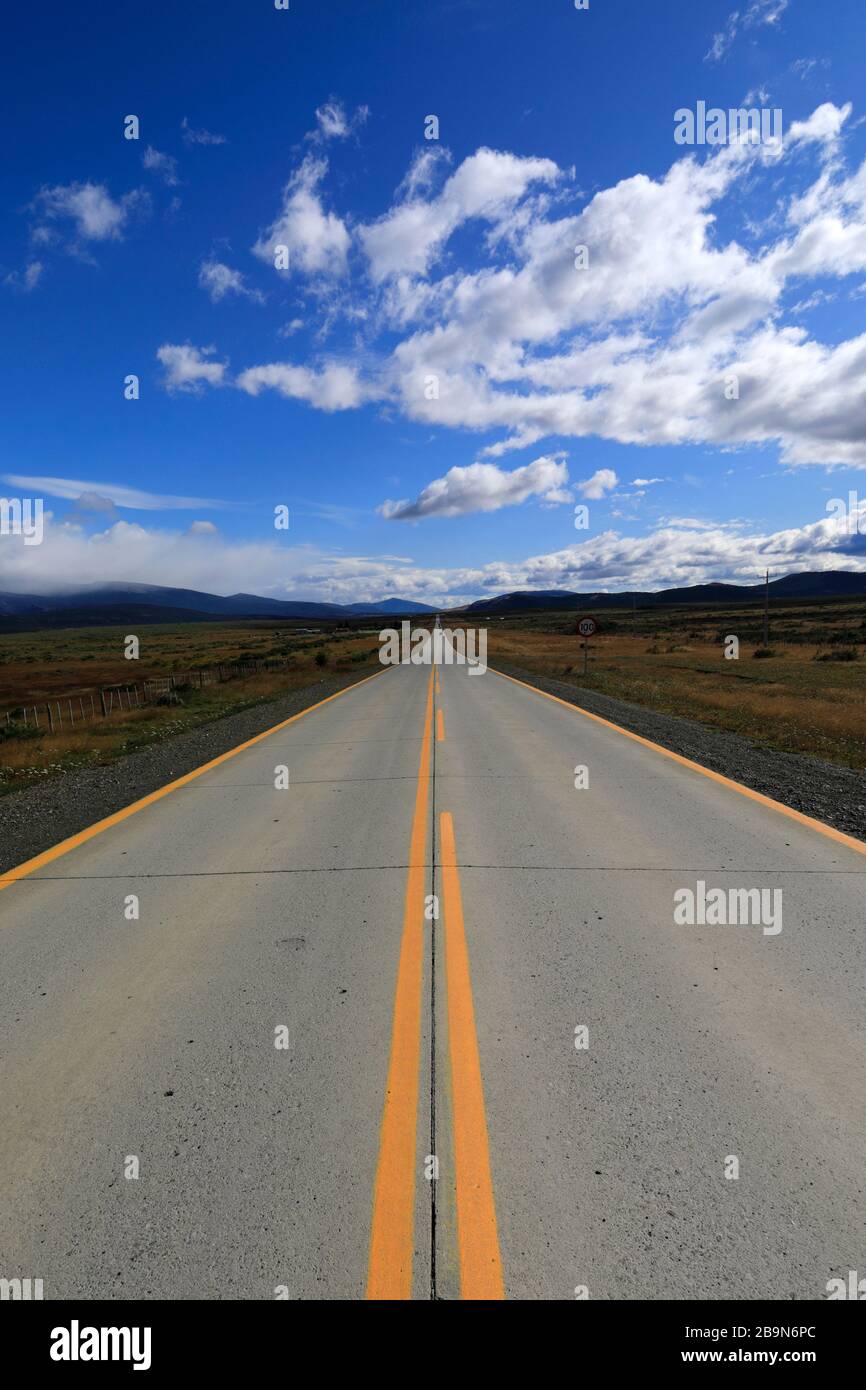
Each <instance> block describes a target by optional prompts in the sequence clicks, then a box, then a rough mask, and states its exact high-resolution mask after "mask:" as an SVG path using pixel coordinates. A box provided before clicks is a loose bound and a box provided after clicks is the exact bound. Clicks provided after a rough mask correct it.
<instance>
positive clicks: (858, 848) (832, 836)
mask: <svg viewBox="0 0 866 1390" xmlns="http://www.w3.org/2000/svg"><path fill="white" fill-rule="evenodd" d="M487 669H488V670H489V671H492V672H493V674H494V676H501V677H502V679H503V680H506V681H512V682H513V683H514V685H522V686H523V688H524V689H525V690H531V691H532V693H533V695H543V696H544V698H545V700H554V701H555V702H556V704H558V705H563V706H564V707H565V709H569V710H571V711H572V713H574V714H582V715H583V717H584V719H592V720H593V722H594V723H596V724H603V725H604V727H605V728H606V729H613V730H614V731H615V732H616V733H618V734H622V736H623V738H630V739H631V740H632V742H633V743H640V744H642V745H643V747H644V748H652V749H653V750H654V751H655V752H656V753H661V754H662V756H663V757H665V758H670V759H671V761H672V762H675V763H679V764H680V765H681V766H682V767H688V768H691V770H692V771H693V772H699V773H700V774H701V776H702V777H709V778H710V780H711V781H713V782H718V783H720V785H721V786H723V787H729V788H730V790H731V791H735V792H739V794H740V795H741V796H747V797H748V798H749V800H750V801H757V803H758V804H759V805H760V806H768V807H769V808H770V810H771V811H778V812H779V813H780V814H781V815H783V816H787V817H788V819H789V820H795V821H797V822H798V823H799V824H800V825H805V826H808V827H809V829H810V830H817V831H818V833H819V835H825V836H826V837H827V839H828V840H835V841H836V843H837V844H840V845H845V846H846V847H847V848H848V849H853V850H854V851H855V852H856V853H857V854H866V843H864V841H863V840H857V839H855V838H854V836H853V835H846V834H845V832H844V831H842V830H835V829H834V827H833V826H832V825H825V824H824V822H823V821H819V820H815V819H814V817H813V816H806V815H804V814H803V812H802V811H795V810H794V808H793V807H792V806H784V805H783V804H782V802H781V801H774V800H773V798H772V797H771V796H764V794H763V792H756V791H753V790H752V788H751V787H744V786H743V784H742V782H735V781H733V779H732V778H730V777H724V776H723V775H722V773H721V772H713V770H712V768H709V767H702V766H701V764H700V763H695V762H692V760H691V758H684V757H683V756H682V754H681V753H672V752H671V750H670V748H663V747H662V745H661V744H660V743H653V741H652V739H649V738H642V737H641V735H640V734H633V733H632V732H631V730H630V729H624V728H623V727H622V725H621V724H614V723H613V722H612V721H611V720H610V719H603V718H602V716H601V715H600V714H591V713H590V711H589V710H588V709H583V708H582V707H581V706H580V705H573V704H572V703H571V701H570V700H562V699H560V697H559V696H558V695H551V694H549V693H548V691H546V690H539V689H538V686H536V685H530V684H529V683H528V681H521V680H518V679H517V677H516V676H508V675H506V673H505V672H504V671H497V670H496V668H495V666H489V667H488V668H487Z"/></svg>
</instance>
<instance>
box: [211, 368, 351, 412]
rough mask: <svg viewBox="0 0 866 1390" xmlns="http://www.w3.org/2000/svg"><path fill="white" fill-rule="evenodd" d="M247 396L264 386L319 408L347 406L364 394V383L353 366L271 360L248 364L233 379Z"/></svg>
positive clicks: (349, 408) (333, 408)
mask: <svg viewBox="0 0 866 1390" xmlns="http://www.w3.org/2000/svg"><path fill="white" fill-rule="evenodd" d="M235 384H236V385H237V386H238V387H240V389H241V390H242V391H246V393H247V395H249V396H257V395H258V394H259V392H260V391H263V390H265V389H267V388H269V389H271V390H274V391H278V392H279V394H280V395H281V396H287V397H289V398H290V399H293V400H301V401H308V402H309V403H310V405H314V406H316V407H317V408H318V409H319V410H324V411H328V412H330V411H334V410H351V409H353V408H354V407H355V406H358V405H360V404H361V402H362V401H363V400H365V399H366V398H367V393H366V391H365V387H364V385H363V383H362V381H361V378H360V377H359V375H358V372H357V370H356V369H355V368H354V367H351V366H347V365H346V364H344V363H341V362H329V363H326V364H325V365H324V366H323V367H321V368H319V369H314V368H311V367H303V366H295V365H293V364H292V363H291V362H271V363H269V364H267V365H265V366H261V367H248V368H247V370H246V371H244V372H241V373H240V375H239V376H238V378H237V381H236V383H235Z"/></svg>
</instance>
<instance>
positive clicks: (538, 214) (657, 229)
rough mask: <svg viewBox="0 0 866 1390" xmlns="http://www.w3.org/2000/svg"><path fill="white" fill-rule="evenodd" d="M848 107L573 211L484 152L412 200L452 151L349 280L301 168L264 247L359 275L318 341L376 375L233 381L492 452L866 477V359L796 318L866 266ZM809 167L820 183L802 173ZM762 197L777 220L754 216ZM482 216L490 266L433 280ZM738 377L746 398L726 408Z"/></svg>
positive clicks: (321, 298) (551, 180)
mask: <svg viewBox="0 0 866 1390" xmlns="http://www.w3.org/2000/svg"><path fill="white" fill-rule="evenodd" d="M849 113H850V106H842V107H836V106H834V105H832V104H830V103H824V104H823V105H821V106H819V107H818V108H817V109H816V110H815V111H814V112H813V113H812V115H811V116H809V117H808V119H806V120H804V121H802V122H799V123H795V124H794V125H793V126H792V128H791V131H790V132H789V137H788V139H787V140H786V142H785V144H784V147H783V148H782V149H781V150H779V149H776V150H775V151H773V152H772V153H770V152H768V151H767V150H765V149H763V148H761V147H755V146H747V145H739V144H738V145H734V146H730V147H725V148H721V149H719V150H717V151H715V152H711V153H709V154H705V155H703V156H702V157H701V158H700V159H699V158H698V157H696V156H695V155H694V154H688V155H686V156H684V157H681V158H677V159H676V160H675V161H674V162H673V163H672V165H671V167H670V168H669V169H668V170H667V172H666V173H664V174H662V175H661V176H659V177H657V178H650V177H649V176H647V175H645V174H641V173H637V174H633V175H632V176H630V177H626V178H623V179H621V180H620V181H619V182H618V183H617V184H615V185H614V186H613V187H610V188H601V189H599V190H598V191H597V192H596V193H595V194H594V196H593V197H592V198H591V199H590V200H589V201H588V202H587V203H586V204H585V206H582V207H580V209H579V210H578V211H572V210H570V209H569V208H568V207H567V206H566V198H567V197H568V198H569V199H570V200H571V201H572V202H573V201H574V200H575V194H574V190H573V189H572V188H571V187H570V186H569V187H568V188H566V187H565V186H564V185H565V176H564V175H561V174H560V172H559V171H558V170H557V169H556V166H555V165H553V164H552V163H551V162H550V161H547V160H527V159H519V158H517V157H516V156H513V155H508V154H499V153H497V152H494V151H490V150H480V151H478V152H477V154H476V155H473V156H471V157H470V158H469V159H467V160H464V161H463V163H462V164H461V165H460V166H459V168H458V169H457V170H456V171H455V172H454V173H453V174H451V175H450V177H448V178H447V179H446V181H445V184H444V186H443V188H442V189H441V190H440V192H439V193H438V194H437V195H435V196H434V195H432V194H430V193H429V192H428V194H427V196H424V197H421V196H418V195H417V191H416V192H413V193H411V194H409V195H408V196H407V193H406V188H411V189H413V190H418V189H419V188H421V187H422V186H423V187H424V188H425V189H428V190H429V187H430V185H431V182H432V181H433V180H434V179H435V178H438V175H439V171H440V170H441V166H442V156H439V155H437V156H429V157H428V156H426V155H422V156H416V158H415V159H414V160H413V164H412V167H411V169H410V174H409V182H408V184H406V186H405V188H404V190H403V192H402V193H400V194H398V201H397V203H396V204H395V205H394V207H392V209H391V210H390V211H389V212H387V213H386V214H385V215H384V217H382V218H380V219H379V220H378V221H376V222H373V223H371V224H369V225H368V226H366V227H363V228H361V229H360V231H359V237H360V240H361V243H362V245H364V247H365V248H366V251H367V254H368V258H369V259H368V263H367V267H366V268H367V269H368V270H369V275H367V274H366V273H365V267H364V266H363V265H362V264H361V263H360V261H359V259H356V260H355V261H354V262H353V263H352V266H351V270H352V272H353V278H350V276H349V270H350V267H349V262H348V252H349V248H350V238H349V232H348V228H347V225H346V224H345V223H344V222H343V221H342V220H341V219H340V218H339V217H336V216H335V215H334V214H326V213H325V211H324V208H323V206H322V201H321V196H320V191H319V185H320V183H321V180H322V179H323V178H324V175H325V170H326V165H325V163H324V161H322V160H318V159H315V158H313V157H312V156H308V158H307V159H306V160H305V161H304V164H303V165H302V168H301V170H300V171H299V172H298V174H297V175H296V176H295V178H294V180H293V181H292V183H291V184H290V185H289V187H288V189H287V190H286V198H285V207H284V213H283V217H282V220H281V222H280V224H275V228H273V229H272V230H271V233H270V234H269V236H268V239H266V240H264V241H262V242H261V243H259V246H258V247H257V251H258V254H260V255H262V256H264V257H265V258H267V256H268V254H269V251H270V250H272V246H273V242H274V239H275V237H276V236H277V234H279V235H281V236H283V237H284V238H285V239H288V240H290V241H292V244H293V245H294V247H295V253H294V256H295V258H294V264H295V268H296V269H299V268H300V269H302V268H303V267H304V266H306V268H307V269H308V270H309V271H310V272H311V273H315V270H316V267H318V268H319V269H320V270H324V269H326V268H327V267H328V266H329V265H333V266H335V267H336V268H338V269H339V270H340V273H341V276H343V273H344V272H345V276H344V278H341V279H340V281H339V283H331V284H328V285H327V286H324V285H323V284H322V282H321V281H319V282H317V283H316V284H315V285H314V286H313V287H312V289H313V290H314V291H315V293H314V294H313V295H312V296H311V301H312V302H311V303H310V305H309V312H307V311H306V310H305V314H304V319H305V327H307V328H309V329H310V330H311V331H313V332H315V331H316V328H317V327H318V329H319V332H320V333H324V332H325V331H326V330H328V329H330V327H331V326H332V324H333V323H334V322H335V320H336V318H337V317H338V316H339V317H341V318H342V320H343V322H344V324H350V325H352V326H353V327H354V328H356V329H357V330H358V333H359V336H358V337H357V338H356V340H355V342H354V344H352V351H353V355H354V356H355V358H356V360H357V356H358V354H359V353H362V354H363V359H362V360H363V377H362V376H361V373H360V371H359V369H358V367H357V366H355V365H353V363H352V361H351V359H349V360H347V361H343V362H340V361H337V360H336V359H335V358H334V359H332V360H331V361H329V362H328V363H327V364H326V366H325V367H324V368H323V367H321V366H315V365H310V364H303V365H300V364H294V363H287V362H276V363H268V362H267V361H265V362H264V363H262V362H261V359H260V361H259V364H254V365H252V366H250V367H248V368H247V369H246V371H243V372H241V374H240V376H239V377H238V380H237V384H238V385H239V386H240V387H241V389H243V390H246V391H248V392H249V393H250V394H257V393H258V392H259V391H260V390H262V389H264V388H265V387H270V388H272V389H275V390H278V391H281V392H282V393H283V394H285V395H286V396H288V397H294V398H299V399H304V400H307V401H309V402H310V404H312V405H314V406H317V407H319V408H322V409H326V410H333V409H349V408H352V407H354V406H358V405H361V404H364V403H366V402H369V401H374V400H377V401H384V402H385V403H386V404H387V405H388V406H389V407H390V408H391V409H393V410H399V411H401V412H402V414H403V415H404V416H405V417H406V418H408V419H411V420H413V421H416V422H420V423H423V424H425V425H427V426H429V427H431V428H437V429H460V430H471V431H474V432H478V433H485V434H487V435H488V439H487V440H485V441H484V444H483V446H482V448H481V457H482V458H490V459H493V458H498V457H501V456H502V455H504V454H505V453H507V452H509V451H512V450H515V449H519V448H526V447H531V446H533V445H536V444H538V443H539V442H540V441H542V440H544V439H545V438H557V437H558V438H559V439H563V438H587V437H589V436H597V437H599V438H602V439H606V440H614V441H616V442H618V443H621V444H640V445H662V446H670V445H676V444H689V445H694V444H701V445H708V446H711V447H722V448H736V447H739V446H742V445H775V446H777V447H778V449H779V451H780V454H781V458H782V460H783V461H784V462H785V463H787V464H792V463H796V464H808V463H813V464H820V465H824V466H828V467H832V466H836V465H849V466H855V467H866V425H864V416H866V399H864V394H866V388H864V385H863V375H862V365H863V358H864V343H863V341H862V340H861V339H860V338H853V339H849V340H848V341H844V340H843V341H840V342H833V343H830V344H823V343H821V342H818V341H815V340H814V339H812V338H810V336H809V334H808V332H807V331H806V330H805V329H804V328H803V326H802V323H801V322H800V321H799V316H801V315H802V313H803V312H805V309H804V308H803V306H805V305H807V304H808V303H809V302H810V301H812V300H813V296H814V294H815V293H818V292H820V293H821V294H823V295H824V296H825V297H826V296H829V295H830V294H832V293H834V289H833V288H832V287H828V285H827V284H826V283H825V282H826V281H827V280H835V281H838V280H839V279H841V278H842V277H845V276H851V275H858V276H859V277H860V278H861V279H862V276H863V272H864V271H866V163H864V164H863V165H862V166H861V168H859V169H857V170H854V171H852V172H848V171H847V170H846V168H845V165H844V162H843V158H842V143H841V141H840V140H839V139H838V138H837V137H838V135H839V132H841V130H842V128H843V126H844V124H845V121H846V120H847V119H848V116H849ZM421 160H424V161H426V162H425V163H424V164H421V163H420V161H421ZM430 160H432V163H431V162H430ZM809 161H815V163H816V164H817V165H818V173H817V176H814V175H813V176H812V181H811V182H809V180H808V177H807V179H806V180H805V181H804V179H803V178H802V176H801V175H802V172H803V170H804V167H806V166H807V165H808V162H809ZM786 189H787V191H786ZM539 190H540V191H539ZM744 192H747V193H748V195H749V199H750V213H751V214H752V215H751V221H750V223H749V226H748V228H747V234H748V238H749V240H748V242H744V241H741V240H738V239H737V237H736V235H735V234H734V233H733V232H731V231H726V232H725V233H724V234H722V233H721V232H720V230H719V228H720V226H722V225H724V226H726V227H730V226H732V225H736V223H734V222H733V221H732V217H737V216H738V215H739V216H740V217H741V215H742V196H743V194H744ZM762 197H763V198H765V199H766V200H767V202H768V204H769V209H770V212H769V215H768V216H767V217H766V218H765V219H764V220H763V222H762V221H761V220H760V217H759V216H758V215H757V213H756V212H753V209H757V212H758V213H759V211H760V199H761V198H762ZM298 198H300V200H301V201H300V202H298V201H297V200H298ZM401 199H402V201H401ZM470 217H476V218H478V219H479V220H480V221H481V222H482V223H483V224H484V229H483V230H484V237H483V246H482V247H481V261H480V264H479V263H477V261H476V262H475V263H474V264H473V268H472V269H470V270H466V269H464V268H462V267H460V266H458V265H455V264H454V263H453V262H452V263H450V264H448V265H447V266H446V268H445V270H444V271H443V272H442V273H441V274H439V275H438V276H436V275H434V273H433V268H434V265H435V263H436V260H437V258H438V257H439V256H440V255H441V254H442V253H443V251H444V249H445V246H446V241H447V238H448V236H450V233H451V231H452V230H453V229H454V228H455V226H458V225H460V222H461V220H462V219H466V218H470ZM576 246H586V247H587V248H588V250H589V265H588V268H587V269H578V268H576V266H575V260H574V251H575V247H576ZM672 247H674V248H675V253H672V250H671V248H672ZM422 275H426V276H427V277H429V278H422ZM816 279H817V280H819V281H821V282H822V283H819V285H817V286H815V285H808V284H807V283H805V282H808V281H809V280H813V281H814V280H816ZM792 287H793V288H794V289H795V291H796V293H795V294H793V295H789V294H788V290H789V289H790V288H792ZM792 305H800V306H801V308H800V309H799V310H797V309H796V308H792V307H791V306H792ZM317 310H318V311H319V322H318V324H317V322H316V311H317ZM323 325H324V326H323ZM359 325H363V330H361V329H360V328H359V327H358V326H359ZM361 331H363V338H361V337H360V333H361ZM346 355H347V357H348V348H347V349H346ZM208 366H209V370H210V371H211V372H212V373H213V376H214V379H216V378H217V376H218V377H219V380H222V379H223V378H222V375H221V374H222V371H223V368H222V367H221V366H220V365H219V364H218V363H210V364H208ZM858 372H859V373H861V374H860V376H858ZM431 375H432V376H435V377H436V378H438V394H436V398H435V399H430V394H431V393H429V392H428V391H427V389H426V383H427V382H428V381H429V379H430V377H431ZM731 375H735V376H736V377H737V378H738V381H739V398H738V399H736V400H733V399H730V398H729V397H728V395H726V380H727V379H728V378H729V377H730V376H731ZM201 379H206V378H201Z"/></svg>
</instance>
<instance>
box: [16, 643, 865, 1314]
mask: <svg viewBox="0 0 866 1390" xmlns="http://www.w3.org/2000/svg"><path fill="white" fill-rule="evenodd" d="M281 769H286V770H287V774H288V776H286V772H282V771H280V770H281ZM579 769H585V771H583V772H581V771H576V770H579ZM286 780H288V786H287V787H285V786H282V785H279V786H278V785H277V783H280V782H282V783H284V782H285V781H286ZM576 782H577V783H578V785H576ZM586 782H588V785H584V783H586ZM58 794H59V795H61V794H62V785H61V784H58ZM114 821H115V823H113V824H111V825H109V826H107V827H106V828H103V829H101V830H99V831H98V833H95V834H93V835H92V836H91V837H90V838H86V837H79V839H80V842H79V843H75V844H74V845H73V846H72V847H71V848H69V847H66V848H64V851H63V852H62V853H57V854H55V855H53V856H52V855H51V854H50V853H49V855H47V856H42V858H41V859H40V860H39V861H38V862H37V863H36V865H35V867H32V868H31V869H30V871H29V872H27V873H25V874H23V875H21V876H20V877H18V878H17V879H15V881H12V879H13V878H14V875H7V878H6V879H5V880H2V881H0V886H2V891H0V950H2V961H3V968H2V978H0V992H2V1008H0V1115H2V1124H0V1173H2V1183H0V1263H2V1266H3V1267H2V1269H0V1276H2V1277H5V1278H13V1277H21V1278H26V1277H30V1278H41V1279H43V1281H44V1291H45V1297H46V1298H118V1299H125V1298H181V1299H202V1298H204V1299H235V1298H253V1299H273V1298H279V1297H288V1298H291V1299H322V1298H327V1299H358V1298H363V1297H365V1296H366V1297H369V1298H410V1297H411V1298H415V1299H430V1298H431V1297H436V1298H445V1299H456V1298H461V1297H463V1298H476V1299H495V1298H501V1297H508V1298H517V1299H527V1300H535V1299H574V1298H575V1297H583V1296H588V1297H589V1298H591V1299H598V1298H601V1299H629V1298H651V1299H655V1298H658V1299H661V1298H695V1299H734V1298H746V1299H750V1298H762V1297H768V1298H774V1299H791V1298H808V1299H817V1298H823V1297H826V1285H827V1281H828V1280H830V1279H832V1278H834V1277H847V1274H848V1271H849V1270H858V1269H859V1270H864V1269H866V1266H864V1259H866V1256H864V1245H866V1242H864V1222H866V1195H864V1188H866V1177H864V1163H863V1143H864V1141H863V1135H864V1133H866V1086H864V1077H866V1038H864V1008H863V1004H864V984H866V958H864V951H866V946H864V942H866V923H864V888H866V877H864V875H866V857H864V854H863V853H861V852H858V849H857V848H856V845H855V843H854V842H846V840H845V837H844V836H839V835H836V834H834V833H833V832H829V831H828V832H827V833H821V832H820V831H819V830H818V829H817V828H816V827H814V826H813V825H810V824H806V823H804V822H803V821H802V820H799V819H797V818H796V816H794V815H790V814H784V813H783V812H782V811H781V810H779V809H775V808H774V807H773V806H772V805H769V804H766V803H764V802H763V801H762V800H761V798H758V797H755V796H754V795H749V794H747V793H745V792H743V791H738V790H737V789H736V788H734V787H732V786H731V785H730V784H726V783H725V782H724V781H723V779H719V778H717V777H714V776H713V775H712V774H702V773H701V772H700V771H698V770H697V769H695V768H694V767H691V766H688V765H685V764H684V763H683V762H682V761H681V760H677V759H676V758H675V757H673V756H669V755H665V754H664V753H663V752H661V751H660V750H658V749H656V748H655V747H653V746H650V745H647V744H645V743H643V742H642V741H641V740H639V739H636V738H631V737H628V736H626V735H625V734H624V733H623V732H621V731H618V730H616V729H615V728H613V727H612V726H610V725H607V724H605V723H604V722H603V721H601V720H597V719H593V718H591V717H588V716H585V715H582V714H581V713H579V712H577V711H575V710H574V709H573V708H571V707H567V706H565V705H563V704H562V703H560V702H558V701H556V700H554V699H551V698H545V697H544V696H542V695H541V694H539V693H537V692H535V691H533V690H531V689H529V688H528V687H526V686H523V685H521V684H519V683H516V682H514V681H512V680H510V679H508V678H506V677H504V676H501V675H499V674H497V673H495V672H493V671H489V672H487V673H485V674H483V675H482V674H475V675H473V674H470V673H469V672H468V671H467V670H466V669H465V668H460V667H453V666H443V667H439V668H436V670H435V671H433V670H431V669H430V668H425V667H398V668H395V669H389V670H386V671H384V672H383V673H382V674H379V675H377V676H375V677H374V678H372V679H370V680H368V681H366V682H364V683H363V684H361V685H359V686H357V687H355V688H353V689H351V690H350V691H348V692H345V693H342V694H341V695H339V696H338V697H334V698H331V699H330V700H328V701H326V702H325V703H324V704H322V705H320V706H318V707H316V708H313V709H312V710H310V711H309V712H307V713H305V714H303V715H302V716H299V717H295V718H294V719H293V720H291V721H289V722H288V723H287V724H285V725H284V726H281V727H279V728H278V729H276V730H275V731H273V732H271V733H270V734H268V735H266V736H262V737H261V738H259V739H257V740H254V741H253V742H252V743H251V744H250V745H249V746H247V747H245V748H243V749H242V750H241V751H238V752H236V753H234V754H232V755H228V756H227V757H224V758H222V759H219V760H217V762H216V763H215V764H214V765H212V766H211V767H210V768H209V769H208V770H207V771H205V772H203V773H202V774H201V775H193V776H192V777H190V778H187V779H183V781H182V784H181V785H178V786H176V787H175V788H173V789H172V790H170V791H168V792H167V793H166V794H165V795H162V796H157V797H155V798H150V799H148V804H146V805H144V806H142V807H141V808H139V809H137V810H134V811H133V812H132V813H131V814H127V815H123V814H122V815H121V816H120V817H116V818H114ZM701 882H703V883H705V884H706V885H707V891H708V892H709V891H710V890H712V889H715V888H722V889H724V890H728V889H735V890H740V889H754V888H758V889H764V890H775V889H781V892H782V898H781V906H782V909H783V911H782V916H781V922H780V921H779V919H778V914H777V915H775V916H774V917H773V919H772V920H773V923H774V925H770V924H769V923H770V919H769V918H765V919H762V920H763V924H762V923H761V922H754V921H752V922H745V923H741V924H737V925H689V924H682V923H680V922H678V921H677V920H676V913H675V895H676V894H677V893H678V892H680V890H683V889H691V890H694V891H695V893H698V892H699V889H698V884H699V883H701ZM766 900H767V902H774V903H778V902H779V900H778V899H773V898H772V895H771V893H768V894H767V899H766ZM774 911H775V909H774ZM136 914H137V915H136ZM778 925H781V930H780V931H777V930H776V926H778ZM737 1173H738V1175H737Z"/></svg>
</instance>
